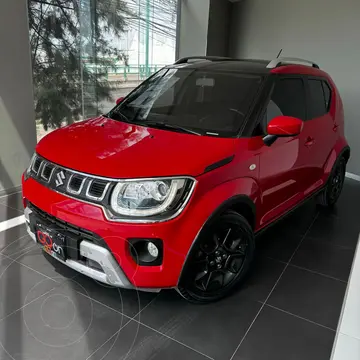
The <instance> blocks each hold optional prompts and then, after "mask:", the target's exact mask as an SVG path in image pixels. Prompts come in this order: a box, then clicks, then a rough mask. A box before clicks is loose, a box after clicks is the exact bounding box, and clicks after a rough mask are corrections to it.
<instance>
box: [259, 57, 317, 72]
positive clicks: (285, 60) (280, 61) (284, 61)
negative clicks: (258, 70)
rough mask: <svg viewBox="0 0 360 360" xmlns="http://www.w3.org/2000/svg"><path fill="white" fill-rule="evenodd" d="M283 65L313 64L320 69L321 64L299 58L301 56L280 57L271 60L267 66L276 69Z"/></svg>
mask: <svg viewBox="0 0 360 360" xmlns="http://www.w3.org/2000/svg"><path fill="white" fill-rule="evenodd" d="M283 65H307V66H312V67H313V68H315V69H320V67H319V65H317V64H315V63H314V62H312V61H309V60H304V59H299V58H291V57H280V58H277V59H274V60H271V61H270V62H269V64H268V65H267V66H266V67H267V68H268V69H274V68H277V67H279V66H283Z"/></svg>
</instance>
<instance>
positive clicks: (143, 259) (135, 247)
mask: <svg viewBox="0 0 360 360" xmlns="http://www.w3.org/2000/svg"><path fill="white" fill-rule="evenodd" d="M128 242H129V251H130V254H131V256H132V258H133V259H134V261H135V262H136V264H138V265H141V266H159V265H161V264H162V262H163V242H162V240H161V239H128Z"/></svg>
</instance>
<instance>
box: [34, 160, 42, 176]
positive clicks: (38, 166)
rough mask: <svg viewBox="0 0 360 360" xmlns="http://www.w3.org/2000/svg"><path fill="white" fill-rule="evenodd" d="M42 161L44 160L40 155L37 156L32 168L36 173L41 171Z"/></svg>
mask: <svg viewBox="0 0 360 360" xmlns="http://www.w3.org/2000/svg"><path fill="white" fill-rule="evenodd" d="M41 163H42V160H41V159H40V158H39V157H36V158H35V160H34V162H33V165H32V168H31V169H32V171H33V172H34V173H36V174H37V173H38V172H39V169H40V165H41Z"/></svg>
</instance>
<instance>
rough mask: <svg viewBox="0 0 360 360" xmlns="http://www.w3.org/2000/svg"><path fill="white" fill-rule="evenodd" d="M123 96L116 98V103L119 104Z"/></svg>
mask: <svg viewBox="0 0 360 360" xmlns="http://www.w3.org/2000/svg"><path fill="white" fill-rule="evenodd" d="M124 99H125V98H124V97H123V96H122V97H119V98H118V99H117V100H116V105H119V104H120V103H121V102H122V101H123V100H124Z"/></svg>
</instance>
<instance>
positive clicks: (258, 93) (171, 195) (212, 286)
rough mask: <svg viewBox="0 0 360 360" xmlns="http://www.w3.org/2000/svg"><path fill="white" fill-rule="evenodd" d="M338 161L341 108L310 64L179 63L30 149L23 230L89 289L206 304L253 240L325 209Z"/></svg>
mask: <svg viewBox="0 0 360 360" xmlns="http://www.w3.org/2000/svg"><path fill="white" fill-rule="evenodd" d="M349 157H350V149H349V146H348V143H347V141H346V139H345V137H344V114H343V105H342V101H341V98H340V95H339V93H338V90H337V88H336V86H335V84H334V82H333V81H332V79H331V78H330V76H329V75H328V74H327V73H325V72H324V71H322V70H320V69H319V67H318V66H317V65H316V64H314V63H312V62H309V61H306V60H301V59H291V58H278V59H275V60H272V61H265V60H237V59H230V58H217V57H191V58H184V59H181V60H179V61H177V62H176V63H175V64H174V65H170V66H167V67H165V68H163V69H161V70H160V71H158V72H157V73H156V74H154V75H153V76H151V77H150V78H149V79H148V80H146V81H144V82H143V83H142V84H141V85H140V86H138V87H137V88H136V89H135V90H134V91H132V92H131V93H130V94H129V95H128V96H126V97H125V98H124V99H119V100H118V104H117V105H116V106H115V107H114V108H113V109H112V110H111V111H110V112H109V113H108V114H106V115H102V116H99V117H97V118H95V119H90V120H86V121H82V122H78V123H75V124H73V125H70V126H66V127H64V128H62V129H58V130H56V131H53V132H52V133H51V134H49V135H48V136H46V137H45V138H44V139H42V140H41V141H40V142H39V144H38V145H37V147H36V153H35V155H34V157H33V158H32V160H31V164H30V166H29V168H28V169H27V170H26V172H25V173H24V176H23V198H24V206H25V216H26V223H27V227H28V232H29V234H30V235H31V236H32V238H33V240H34V241H36V242H37V243H38V244H39V245H40V246H42V247H43V249H44V250H45V251H46V252H48V253H49V254H50V255H52V256H53V257H54V258H56V259H57V260H58V261H60V262H61V263H63V264H64V265H66V266H69V267H71V268H73V269H75V270H77V271H79V272H81V273H82V274H85V275H87V276H89V277H91V278H93V279H96V280H97V281H100V282H103V283H106V284H110V285H113V286H115V287H123V288H129V289H138V290H144V291H159V290H160V289H165V288H175V289H176V290H177V291H178V292H179V293H180V294H181V295H182V296H183V297H184V298H186V299H187V300H189V301H192V302H200V303H205V302H209V301H214V300H218V299H220V298H222V297H224V296H225V295H227V294H229V292H230V291H231V290H233V289H234V288H235V286H236V285H238V284H239V283H241V281H242V280H243V279H244V277H245V275H246V274H247V272H248V271H249V269H250V266H251V264H252V260H253V257H254V252H255V240H254V235H255V234H256V233H258V232H259V231H260V230H263V229H265V228H266V227H267V226H268V225H270V224H272V223H273V222H275V221H276V220H278V219H280V218H282V217H283V216H284V215H286V214H287V213H289V212H290V211H291V210H293V209H294V208H295V207H297V206H298V205H300V204H301V203H303V202H304V201H306V200H307V199H309V198H311V197H314V196H316V197H317V199H318V201H319V202H320V204H321V205H323V206H332V205H334V204H335V202H336V201H337V199H338V197H339V195H340V193H341V190H342V187H343V183H344V177H345V168H346V164H347V161H348V160H349ZM104 291H106V290H104Z"/></svg>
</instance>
